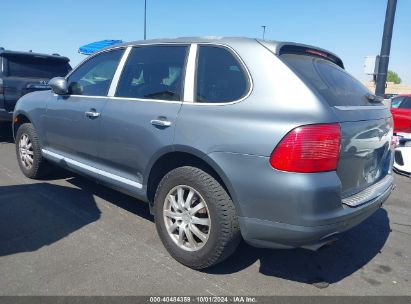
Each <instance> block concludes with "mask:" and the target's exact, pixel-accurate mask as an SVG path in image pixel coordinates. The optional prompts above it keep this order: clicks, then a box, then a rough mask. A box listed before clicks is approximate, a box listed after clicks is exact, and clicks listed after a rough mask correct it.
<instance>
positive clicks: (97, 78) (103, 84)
mask: <svg viewBox="0 0 411 304" xmlns="http://www.w3.org/2000/svg"><path fill="white" fill-rule="evenodd" d="M123 53H124V49H116V50H112V51H107V52H103V53H101V54H98V55H96V56H94V57H92V58H90V59H89V60H87V61H86V62H84V63H83V64H82V65H81V66H79V67H78V68H77V69H76V70H75V71H74V72H73V73H72V74H71V75H70V77H69V78H68V79H67V83H68V88H69V93H70V94H73V95H87V96H106V95H107V93H108V89H109V87H110V84H111V80H112V79H113V77H114V73H115V72H116V69H117V65H118V63H119V61H120V58H121V56H122V55H123Z"/></svg>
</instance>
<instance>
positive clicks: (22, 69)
mask: <svg viewBox="0 0 411 304" xmlns="http://www.w3.org/2000/svg"><path fill="white" fill-rule="evenodd" d="M70 70H71V66H70V64H69V59H68V58H67V57H63V56H59V55H57V54H55V55H46V54H38V53H33V52H16V51H10V50H5V49H4V48H0V121H11V119H12V116H13V110H14V106H15V104H16V102H17V100H18V99H19V98H20V97H21V96H23V95H25V94H27V93H30V92H34V91H39V90H49V89H50V87H49V86H48V81H49V80H50V79H51V78H53V77H56V76H65V75H66V74H67V73H68V72H69V71H70Z"/></svg>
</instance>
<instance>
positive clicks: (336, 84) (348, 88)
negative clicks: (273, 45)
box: [280, 54, 373, 106]
mask: <svg viewBox="0 0 411 304" xmlns="http://www.w3.org/2000/svg"><path fill="white" fill-rule="evenodd" d="M280 58H281V59H282V60H283V61H284V62H285V63H286V64H288V66H289V67H290V68H291V69H292V70H293V71H294V72H295V73H296V74H297V75H298V76H300V78H302V79H303V80H304V81H305V82H306V83H307V84H308V85H309V86H310V87H311V88H312V89H313V90H315V91H316V92H318V94H320V95H321V96H322V97H323V98H324V99H325V100H326V101H327V102H328V104H329V105H330V106H361V105H364V106H365V105H373V104H371V103H369V101H368V99H367V98H366V97H365V95H366V94H367V93H369V91H368V89H367V88H366V87H365V86H364V85H363V84H362V83H360V82H359V81H358V80H356V79H355V78H354V77H352V76H351V75H350V74H348V73H347V72H346V71H345V70H343V69H342V68H340V67H339V66H337V65H336V64H334V63H332V62H330V61H329V60H325V59H322V58H319V57H313V56H307V55H295V54H283V55H281V56H280Z"/></svg>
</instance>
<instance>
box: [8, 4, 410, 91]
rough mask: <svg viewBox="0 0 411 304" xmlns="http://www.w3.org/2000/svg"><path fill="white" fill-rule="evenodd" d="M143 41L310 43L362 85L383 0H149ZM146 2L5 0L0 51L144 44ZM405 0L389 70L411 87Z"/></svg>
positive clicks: (74, 57)
mask: <svg viewBox="0 0 411 304" xmlns="http://www.w3.org/2000/svg"><path fill="white" fill-rule="evenodd" d="M147 2H148V5H147V6H148V10H147V28H148V30H147V36H148V38H172V37H184V36H204V35H207V36H208V35H216V36H248V37H261V35H262V28H261V25H267V31H266V39H274V40H287V41H295V42H302V43H307V44H313V45H316V46H320V47H323V48H326V49H329V50H331V51H333V52H334V53H336V54H338V55H339V56H340V57H342V59H343V61H344V63H345V66H346V68H347V70H348V71H349V72H350V73H352V74H353V75H354V76H356V77H357V78H359V79H361V80H366V79H369V76H366V75H365V74H364V73H363V62H364V57H365V56H367V55H376V54H378V53H379V51H380V45H381V36H382V30H383V25H384V17H385V9H386V5H387V0H271V1H270V0H248V1H244V0H237V1H235V0H232V1H230V0H203V1H200V0H147ZM143 10H144V0H87V1H86V0H83V1H80V0H70V1H69V0H59V1H56V0H36V1H33V0H4V1H2V3H1V11H2V17H1V18H0V29H1V30H0V46H3V47H5V48H7V49H12V50H29V49H31V50H33V51H36V52H45V53H55V52H57V53H60V54H62V55H65V56H68V57H69V58H70V59H71V62H72V64H73V65H76V64H78V63H79V62H80V61H81V60H82V59H83V58H84V56H83V55H80V54H78V53H77V50H78V48H79V46H81V45H84V44H87V43H89V42H93V41H98V40H102V39H122V40H125V41H130V40H139V39H142V38H143ZM410 37H411V0H398V4H397V14H396V20H395V25H394V34H393V40H392V49H391V58H390V69H392V70H394V71H396V72H397V73H398V74H399V75H400V77H401V78H402V79H403V83H406V84H411V38H410Z"/></svg>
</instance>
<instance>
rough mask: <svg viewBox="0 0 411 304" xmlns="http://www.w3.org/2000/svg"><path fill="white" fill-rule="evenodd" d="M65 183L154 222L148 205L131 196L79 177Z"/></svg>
mask: <svg viewBox="0 0 411 304" xmlns="http://www.w3.org/2000/svg"><path fill="white" fill-rule="evenodd" d="M67 182H69V183H70V184H72V185H74V186H76V187H78V188H80V189H83V190H85V191H87V192H89V193H91V194H92V195H95V196H97V197H99V198H101V199H103V200H105V201H107V202H109V203H110V204H113V205H116V206H118V207H120V208H122V209H124V210H126V211H128V212H130V213H133V214H135V215H137V216H139V217H141V218H144V219H146V220H149V221H151V222H154V217H153V215H151V213H150V209H149V207H148V204H147V203H145V202H142V201H140V200H138V199H136V198H134V197H132V196H129V195H126V194H123V193H121V192H118V191H115V190H113V189H111V188H109V187H106V186H103V185H100V184H98V183H96V182H94V181H91V180H89V179H86V178H83V177H80V176H74V177H72V178H69V179H67Z"/></svg>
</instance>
